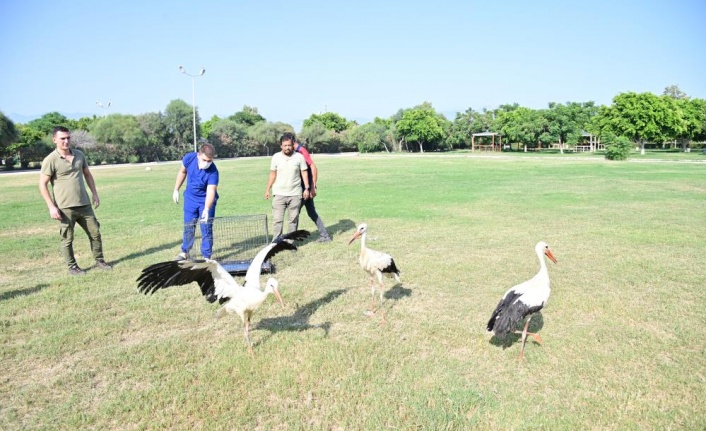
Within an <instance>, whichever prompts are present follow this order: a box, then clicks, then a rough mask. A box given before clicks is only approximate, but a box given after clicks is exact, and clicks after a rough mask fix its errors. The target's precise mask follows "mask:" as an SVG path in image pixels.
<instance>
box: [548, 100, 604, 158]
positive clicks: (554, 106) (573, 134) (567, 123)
mask: <svg viewBox="0 0 706 431" xmlns="http://www.w3.org/2000/svg"><path fill="white" fill-rule="evenodd" d="M597 113H598V108H597V107H596V105H595V103H594V102H586V103H577V102H567V103H566V105H562V104H561V103H554V102H551V103H549V109H548V110H546V111H545V117H546V118H547V120H548V121H547V131H548V133H549V135H550V137H551V139H552V140H557V141H558V142H559V148H560V149H561V152H562V153H563V152H564V145H565V144H573V145H575V144H577V143H578V141H579V139H580V138H581V132H582V131H583V130H585V128H586V125H587V124H588V123H589V122H590V121H591V117H593V116H595V115H596V114H597Z"/></svg>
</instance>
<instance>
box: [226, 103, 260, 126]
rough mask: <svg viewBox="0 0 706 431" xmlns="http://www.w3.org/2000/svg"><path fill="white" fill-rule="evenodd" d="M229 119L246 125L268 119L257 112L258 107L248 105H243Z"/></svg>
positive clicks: (252, 124)
mask: <svg viewBox="0 0 706 431" xmlns="http://www.w3.org/2000/svg"><path fill="white" fill-rule="evenodd" d="M228 119H229V120H233V121H235V122H236V123H238V124H243V125H246V126H254V125H255V124H257V123H262V122H264V121H266V120H265V117H263V116H262V115H260V114H259V113H258V112H257V108H255V107H252V106H248V105H245V106H243V109H242V110H241V111H238V112H236V113H235V114H233V115H231V116H230V117H228Z"/></svg>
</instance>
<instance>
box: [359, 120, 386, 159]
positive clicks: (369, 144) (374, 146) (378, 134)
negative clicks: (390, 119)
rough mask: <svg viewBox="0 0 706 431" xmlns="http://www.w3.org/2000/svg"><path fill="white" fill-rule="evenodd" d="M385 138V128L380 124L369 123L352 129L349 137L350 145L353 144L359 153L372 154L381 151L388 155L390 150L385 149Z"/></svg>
mask: <svg viewBox="0 0 706 431" xmlns="http://www.w3.org/2000/svg"><path fill="white" fill-rule="evenodd" d="M386 138H387V127H385V124H383V123H381V122H377V123H376V122H371V123H366V124H363V125H361V126H357V127H354V128H353V129H351V131H350V135H349V139H350V141H351V143H355V144H356V145H357V148H358V151H359V152H361V153H373V152H377V151H383V150H384V151H387V152H388V153H389V152H390V150H389V148H388V147H387V142H386Z"/></svg>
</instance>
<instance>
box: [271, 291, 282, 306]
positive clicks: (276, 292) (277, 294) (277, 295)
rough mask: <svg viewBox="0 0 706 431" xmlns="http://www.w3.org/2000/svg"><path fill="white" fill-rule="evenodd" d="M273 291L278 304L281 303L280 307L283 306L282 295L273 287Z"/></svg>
mask: <svg viewBox="0 0 706 431" xmlns="http://www.w3.org/2000/svg"><path fill="white" fill-rule="evenodd" d="M273 293H274V294H275V297H276V298H277V300H278V301H279V305H281V306H282V308H284V301H282V295H280V294H279V289H274V291H273Z"/></svg>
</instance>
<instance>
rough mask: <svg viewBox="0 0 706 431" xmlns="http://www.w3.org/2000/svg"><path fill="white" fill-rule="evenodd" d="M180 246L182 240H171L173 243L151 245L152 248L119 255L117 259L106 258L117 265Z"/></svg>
mask: <svg viewBox="0 0 706 431" xmlns="http://www.w3.org/2000/svg"><path fill="white" fill-rule="evenodd" d="M179 246H181V241H175V242H171V243H166V244H162V245H158V246H156V247H150V248H148V249H145V250H142V251H136V252H135V253H131V254H128V255H126V256H123V257H119V258H117V259H110V258H106V261H107V262H108V263H110V264H111V265H116V264H118V263H120V262H123V261H127V260H132V259H136V258H138V257H141V256H147V255H150V254H153V253H158V252H160V251H163V250H168V249H173V248H176V247H179Z"/></svg>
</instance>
